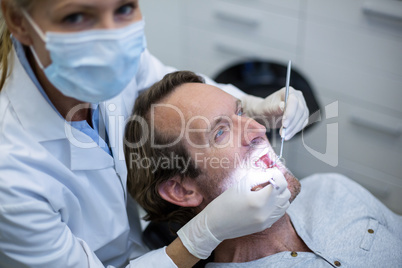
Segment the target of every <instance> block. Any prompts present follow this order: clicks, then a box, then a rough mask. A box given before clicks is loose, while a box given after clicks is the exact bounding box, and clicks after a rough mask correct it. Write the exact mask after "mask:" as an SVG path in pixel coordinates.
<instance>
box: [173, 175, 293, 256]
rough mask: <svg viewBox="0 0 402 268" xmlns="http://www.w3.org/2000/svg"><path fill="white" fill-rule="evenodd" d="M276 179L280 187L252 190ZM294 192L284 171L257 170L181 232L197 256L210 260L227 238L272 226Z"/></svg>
mask: <svg viewBox="0 0 402 268" xmlns="http://www.w3.org/2000/svg"><path fill="white" fill-rule="evenodd" d="M269 178H273V179H274V180H275V182H276V184H277V186H279V189H278V190H277V189H273V188H272V186H271V185H268V186H266V187H264V188H262V189H261V190H258V191H251V188H252V187H253V186H255V185H256V181H257V182H258V184H259V183H261V182H263V181H264V182H266V181H267V180H268V179H269ZM289 198H290V192H289V190H288V189H287V182H286V179H285V177H284V176H283V175H282V173H281V172H280V171H279V170H278V169H277V168H273V169H268V170H267V171H266V172H261V171H256V170H253V171H251V172H250V173H249V174H247V176H246V177H244V178H242V179H241V180H240V181H239V182H238V183H237V184H235V185H233V186H232V187H231V188H229V189H228V190H226V191H225V192H224V193H222V194H221V195H220V196H219V197H217V198H216V199H214V200H213V201H212V202H211V203H210V204H208V206H206V207H205V209H204V210H202V211H201V212H200V213H199V214H198V215H197V216H196V217H194V218H193V219H192V220H191V221H190V222H188V223H187V224H186V225H185V226H183V227H182V228H181V229H180V230H179V231H178V235H179V237H180V239H181V241H182V242H183V244H184V246H185V247H186V248H187V249H188V251H189V252H190V253H191V254H193V255H194V256H196V257H198V258H200V259H206V258H208V256H209V255H210V254H211V252H212V251H213V250H214V249H215V248H216V247H217V246H218V245H219V243H220V242H222V241H223V240H225V239H231V238H235V237H240V236H245V235H249V234H252V233H256V232H260V231H262V230H265V229H266V228H269V227H271V226H272V224H273V223H275V222H276V221H277V220H278V219H279V218H280V217H282V216H283V215H284V214H285V211H286V209H287V208H288V207H289Z"/></svg>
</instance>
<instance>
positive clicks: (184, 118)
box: [151, 83, 236, 137]
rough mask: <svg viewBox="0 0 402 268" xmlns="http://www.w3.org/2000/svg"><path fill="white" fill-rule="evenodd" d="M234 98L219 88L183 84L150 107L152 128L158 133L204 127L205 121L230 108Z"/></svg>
mask: <svg viewBox="0 0 402 268" xmlns="http://www.w3.org/2000/svg"><path fill="white" fill-rule="evenodd" d="M235 102H236V99H235V98H234V97H233V96H232V95H230V94H228V93H226V92H224V91H223V90H221V89H219V88H217V87H215V86H212V85H207V84H201V83H186V84H183V85H181V86H179V87H177V88H176V89H175V90H174V91H173V92H172V93H171V94H169V95H168V96H167V97H165V98H164V99H162V101H161V102H159V103H158V104H156V105H155V106H154V108H153V109H151V110H153V111H154V118H153V120H154V123H155V129H157V130H158V132H160V133H165V134H171V135H175V136H176V137H177V136H178V135H180V133H182V132H183V133H184V131H185V130H186V127H187V128H188V127H191V128H192V129H197V128H205V127H206V126H207V122H206V121H210V122H212V120H213V118H214V117H215V116H219V115H222V114H227V113H228V111H232V110H233V105H234V103H235ZM232 112H234V111H232Z"/></svg>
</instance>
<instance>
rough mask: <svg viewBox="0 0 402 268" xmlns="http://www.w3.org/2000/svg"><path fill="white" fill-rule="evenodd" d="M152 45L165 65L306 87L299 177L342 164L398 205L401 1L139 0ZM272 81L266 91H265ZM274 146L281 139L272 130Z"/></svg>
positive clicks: (287, 151)
mask: <svg viewBox="0 0 402 268" xmlns="http://www.w3.org/2000/svg"><path fill="white" fill-rule="evenodd" d="M140 6H141V9H142V12H143V15H144V16H145V21H146V36H147V41H148V49H149V50H150V52H151V53H152V54H154V55H155V56H156V57H157V58H159V59H160V60H161V61H162V62H163V63H165V64H166V65H171V66H174V67H176V68H178V69H186V70H191V71H195V72H199V73H203V74H205V75H208V76H209V77H211V78H214V79H217V80H218V81H220V82H225V83H233V84H235V85H238V86H239V87H240V88H241V89H243V90H244V91H246V92H248V93H251V94H256V95H260V96H261V97H265V96H266V95H268V94H270V93H271V92H272V90H274V89H272V87H273V88H276V89H280V88H281V87H283V86H285V80H284V76H285V75H286V65H287V62H288V60H292V79H291V86H293V87H295V88H296V89H300V90H302V91H303V92H304V94H305V97H306V99H307V102H308V106H309V109H310V113H311V114H314V116H313V117H312V119H311V120H310V126H309V127H308V128H307V129H306V130H305V131H304V132H303V133H300V134H298V135H297V136H296V137H295V138H293V139H292V140H291V141H289V142H285V146H284V157H285V159H286V165H287V166H288V167H289V168H290V170H291V171H292V172H294V174H295V175H296V176H297V177H299V178H303V177H306V176H308V175H310V174H313V173H317V172H338V173H342V174H344V175H346V176H348V177H350V178H351V179H353V180H355V181H357V182H358V183H360V184H361V185H363V186H364V187H365V188H367V189H368V190H369V191H371V192H372V193H373V194H374V195H375V196H377V197H378V198H379V199H380V200H381V201H382V202H383V203H384V204H385V205H387V206H388V207H389V208H390V209H392V210H393V211H395V212H397V213H399V214H402V137H401V136H402V104H401V102H402V1H399V0H354V1H349V0H203V1H196V0H169V1H166V0H142V1H140ZM265 88H266V90H265ZM269 137H270V139H271V143H272V146H273V147H274V149H275V150H276V151H277V152H278V150H279V148H280V139H279V136H277V135H276V133H275V132H271V133H269Z"/></svg>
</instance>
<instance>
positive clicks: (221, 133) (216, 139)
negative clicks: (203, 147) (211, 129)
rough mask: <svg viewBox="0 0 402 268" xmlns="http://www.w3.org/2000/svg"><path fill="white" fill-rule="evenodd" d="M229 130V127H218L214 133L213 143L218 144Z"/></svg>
mask: <svg viewBox="0 0 402 268" xmlns="http://www.w3.org/2000/svg"><path fill="white" fill-rule="evenodd" d="M228 130H229V126H227V125H223V126H221V127H219V128H218V129H217V130H216V132H215V136H214V142H215V143H220V142H222V141H223V140H224V139H225V136H226V133H227V131H228Z"/></svg>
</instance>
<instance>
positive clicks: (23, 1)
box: [0, 0, 33, 91]
mask: <svg viewBox="0 0 402 268" xmlns="http://www.w3.org/2000/svg"><path fill="white" fill-rule="evenodd" d="M3 2H7V3H3ZM0 3H1V5H2V8H3V5H6V6H7V5H8V6H9V7H10V8H18V9H26V10H28V9H29V8H30V7H31V6H32V3H33V1H31V0H1V1H0ZM10 34H11V33H10V30H9V29H8V27H7V24H6V21H5V19H4V16H3V10H0V72H1V75H0V91H1V89H2V88H3V86H4V83H5V82H6V79H7V76H8V75H9V70H10V69H11V68H10V67H11V66H12V64H13V58H12V57H11V55H12V54H11V53H10V52H11V51H12V47H13V45H12V42H11V37H10ZM9 55H10V57H9Z"/></svg>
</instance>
